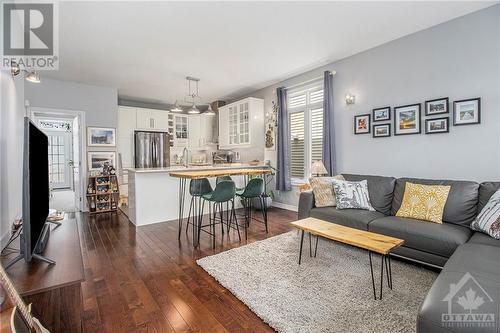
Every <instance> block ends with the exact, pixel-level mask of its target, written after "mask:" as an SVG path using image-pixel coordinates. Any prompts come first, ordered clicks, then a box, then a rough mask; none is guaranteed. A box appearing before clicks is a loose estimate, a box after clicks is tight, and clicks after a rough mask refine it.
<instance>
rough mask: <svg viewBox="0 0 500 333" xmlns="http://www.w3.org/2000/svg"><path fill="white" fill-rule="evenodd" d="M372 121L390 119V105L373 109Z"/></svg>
mask: <svg viewBox="0 0 500 333" xmlns="http://www.w3.org/2000/svg"><path fill="white" fill-rule="evenodd" d="M372 113H373V122H377V121H384V120H391V107H390V106H386V107H385V108H378V109H373V110H372Z"/></svg>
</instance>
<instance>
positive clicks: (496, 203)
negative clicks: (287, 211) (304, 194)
mask: <svg viewBox="0 0 500 333" xmlns="http://www.w3.org/2000/svg"><path fill="white" fill-rule="evenodd" d="M337 200H338V198H337ZM471 229H472V230H475V231H480V232H484V233H485V234H488V235H490V236H491V237H493V238H496V239H500V190H497V191H496V192H495V193H494V194H493V195H492V196H491V198H490V200H488V203H487V204H486V206H484V208H483V209H482V210H481V212H480V213H479V215H478V216H477V217H476V219H475V220H474V221H473V222H472V224H471Z"/></svg>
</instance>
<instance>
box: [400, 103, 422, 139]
mask: <svg viewBox="0 0 500 333" xmlns="http://www.w3.org/2000/svg"><path fill="white" fill-rule="evenodd" d="M420 118H421V114H420V104H411V105H404V106H397V107H395V108H394V135H406V134H419V133H420Z"/></svg>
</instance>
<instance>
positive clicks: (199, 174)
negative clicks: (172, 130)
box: [170, 168, 272, 179]
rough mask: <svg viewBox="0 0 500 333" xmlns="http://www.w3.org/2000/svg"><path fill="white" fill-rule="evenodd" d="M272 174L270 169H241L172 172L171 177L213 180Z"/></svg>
mask: <svg viewBox="0 0 500 333" xmlns="http://www.w3.org/2000/svg"><path fill="white" fill-rule="evenodd" d="M270 173H272V170H271V169H270V168H260V169H251V168H241V169H223V170H191V171H174V172H170V176H171V177H176V178H187V179H199V178H211V177H223V176H241V175H264V174H270Z"/></svg>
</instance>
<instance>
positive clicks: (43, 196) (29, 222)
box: [21, 117, 49, 261]
mask: <svg viewBox="0 0 500 333" xmlns="http://www.w3.org/2000/svg"><path fill="white" fill-rule="evenodd" d="M48 154H49V140H48V138H47V136H46V135H45V134H44V133H43V132H42V131H41V130H39V129H38V128H37V127H36V126H35V124H33V123H32V122H31V121H30V120H29V118H28V117H25V118H24V153H23V234H24V244H22V245H21V246H23V245H24V251H23V252H24V255H25V260H26V261H30V260H31V256H32V254H33V252H34V250H35V248H36V245H37V242H38V240H39V239H40V235H41V233H42V230H43V227H44V225H45V221H46V220H47V216H48V215H49V163H48Z"/></svg>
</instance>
